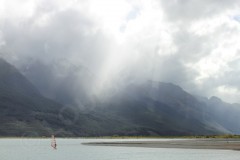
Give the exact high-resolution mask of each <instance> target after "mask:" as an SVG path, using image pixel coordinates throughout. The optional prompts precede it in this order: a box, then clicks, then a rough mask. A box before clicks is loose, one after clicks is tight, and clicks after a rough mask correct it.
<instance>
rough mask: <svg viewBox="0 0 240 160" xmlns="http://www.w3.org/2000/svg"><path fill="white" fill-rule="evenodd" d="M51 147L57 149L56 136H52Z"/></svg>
mask: <svg viewBox="0 0 240 160" xmlns="http://www.w3.org/2000/svg"><path fill="white" fill-rule="evenodd" d="M51 146H52V147H53V148H54V149H57V143H56V139H55V137H54V135H52V142H51Z"/></svg>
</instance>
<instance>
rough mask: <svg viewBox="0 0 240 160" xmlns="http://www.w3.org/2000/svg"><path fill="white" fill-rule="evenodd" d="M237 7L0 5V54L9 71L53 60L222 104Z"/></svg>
mask: <svg viewBox="0 0 240 160" xmlns="http://www.w3.org/2000/svg"><path fill="white" fill-rule="evenodd" d="M239 8H240V3H239V2H238V1H237V0H230V1H224V0H211V1H209V0H202V1H199V0H192V1H183V0H174V1H164V0H162V1H159V0H149V1H145V0H119V1H112V0H101V1H100V0H52V1H47V0H24V1H18V0H11V1H7V0H0V31H1V32H0V33H1V34H0V46H2V47H0V48H1V52H5V55H6V54H9V55H11V56H7V57H14V58H13V59H14V62H15V64H16V65H19V64H20V63H21V64H22V63H26V60H24V59H26V57H34V58H36V59H39V60H41V61H44V62H46V63H51V62H52V61H53V60H56V59H59V58H61V59H66V60H68V61H70V62H71V63H73V64H74V65H80V64H81V65H84V66H86V67H88V68H89V69H90V70H91V72H93V73H94V74H96V77H98V80H97V81H98V82H99V83H104V82H105V83H106V84H108V85H110V83H109V81H111V80H116V79H121V78H120V77H124V76H125V77H131V78H132V79H134V80H142V79H154V80H159V81H171V82H174V83H177V84H181V85H182V86H184V87H185V88H186V89H188V90H189V91H191V92H195V93H199V94H206V95H212V94H217V95H219V96H221V98H223V99H225V98H226V99H229V100H230V99H231V98H230V97H232V96H233V95H234V94H235V93H236V95H238V93H237V92H230V91H229V92H228V91H226V90H227V89H225V90H224V89H223V87H222V88H221V86H229V83H232V84H231V85H230V86H231V89H232V90H231V91H233V90H234V91H236V90H235V89H236V88H238V87H239V86H238V85H237V83H236V81H237V80H238V77H236V76H231V79H230V78H229V76H228V74H231V75H234V73H240V69H239V68H236V67H233V66H232V63H233V61H236V59H238V58H240V57H239V54H240V52H239V51H240V47H239V44H240V40H239V37H240V23H239V21H238V19H239V18H238V16H239V15H240V13H239ZM5 57H6V56H5ZM9 59H11V58H9ZM16 61H18V63H19V64H18V63H16ZM235 63H237V62H234V64H235ZM234 66H236V65H234ZM123 74H124V76H123ZM111 82H112V83H114V81H111ZM213 83H214V84H213ZM226 83H228V84H226ZM193 86H194V87H193ZM219 87H220V89H219ZM225 88H226V87H225ZM223 90H224V91H223ZM223 92H224V94H223ZM220 93H221V94H220ZM227 95H229V96H227ZM233 99H236V98H232V99H231V101H232V100H233Z"/></svg>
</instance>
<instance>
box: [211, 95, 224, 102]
mask: <svg viewBox="0 0 240 160" xmlns="http://www.w3.org/2000/svg"><path fill="white" fill-rule="evenodd" d="M209 100H210V101H211V102H213V103H222V102H223V101H222V100H221V99H220V98H218V97H216V96H212V97H211V98H210V99H209Z"/></svg>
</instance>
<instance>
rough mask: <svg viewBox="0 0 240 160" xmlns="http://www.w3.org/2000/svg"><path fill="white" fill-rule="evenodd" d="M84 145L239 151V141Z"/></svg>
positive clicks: (199, 140)
mask: <svg viewBox="0 0 240 160" xmlns="http://www.w3.org/2000/svg"><path fill="white" fill-rule="evenodd" d="M83 144H84V145H94V146H120V147H146V148H182V149H222V150H237V151H240V140H239V139H181V140H178V139H172V140H167V141H151V140H149V141H141V140H139V141H121V142H89V143H83Z"/></svg>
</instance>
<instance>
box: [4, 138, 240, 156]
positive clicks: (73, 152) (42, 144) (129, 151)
mask: <svg viewBox="0 0 240 160" xmlns="http://www.w3.org/2000/svg"><path fill="white" fill-rule="evenodd" d="M137 140H138V139H128V141H137ZM146 140H149V139H146ZM151 140H154V139H151ZM158 140H159V139H158ZM163 140H164V139H160V141H163ZM103 141H126V140H116V139H57V144H58V149H57V150H53V149H52V148H51V147H50V142H51V140H50V139H0V160H240V151H228V150H196V149H164V148H142V147H139V148H138V147H111V146H108V147H106V146H87V145H82V144H81V143H82V142H103ZM141 141H143V139H141Z"/></svg>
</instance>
